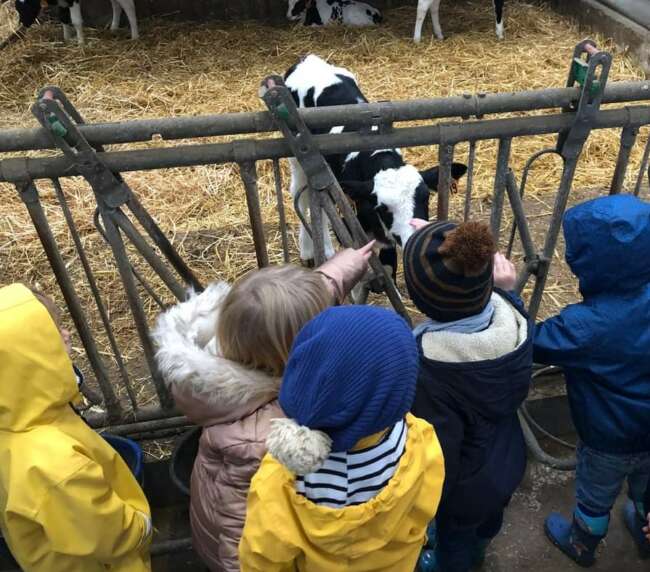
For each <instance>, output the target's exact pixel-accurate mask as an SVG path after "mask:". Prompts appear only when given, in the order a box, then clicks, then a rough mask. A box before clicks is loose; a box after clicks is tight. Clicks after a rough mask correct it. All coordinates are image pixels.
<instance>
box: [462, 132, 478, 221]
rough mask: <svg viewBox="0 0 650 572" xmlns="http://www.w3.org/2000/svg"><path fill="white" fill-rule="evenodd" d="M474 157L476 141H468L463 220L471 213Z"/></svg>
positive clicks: (466, 219) (467, 218)
mask: <svg viewBox="0 0 650 572" xmlns="http://www.w3.org/2000/svg"><path fill="white" fill-rule="evenodd" d="M475 159H476V141H470V142H469V158H468V159H467V186H466V187H465V212H464V213H463V220H464V221H465V222H467V221H468V220H469V217H470V216H471V214H472V186H473V184H474V161H475Z"/></svg>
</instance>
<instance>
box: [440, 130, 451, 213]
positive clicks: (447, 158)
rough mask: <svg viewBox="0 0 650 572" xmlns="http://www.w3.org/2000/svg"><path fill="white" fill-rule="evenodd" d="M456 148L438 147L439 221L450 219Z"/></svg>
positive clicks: (441, 145)
mask: <svg viewBox="0 0 650 572" xmlns="http://www.w3.org/2000/svg"><path fill="white" fill-rule="evenodd" d="M453 160H454V146H453V145H449V144H446V143H444V144H443V143H441V144H440V146H439V147H438V216H437V218H438V220H447V219H448V218H449V188H450V187H451V164H452V161H453Z"/></svg>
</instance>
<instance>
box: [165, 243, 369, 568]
mask: <svg viewBox="0 0 650 572" xmlns="http://www.w3.org/2000/svg"><path fill="white" fill-rule="evenodd" d="M371 249H372V243H370V244H368V245H366V246H365V247H364V248H362V249H359V250H352V249H347V250H344V251H342V252H340V253H339V254H338V255H337V256H335V257H334V258H332V259H331V260H329V261H328V262H327V263H325V264H324V265H323V266H321V267H320V268H319V269H318V270H316V271H314V272H312V271H309V270H306V269H304V268H300V267H296V266H289V265H288V266H281V267H270V268H264V269H262V270H256V271H254V272H251V273H249V274H247V275H246V276H244V277H243V278H242V279H240V280H239V281H237V282H236V283H235V284H234V285H233V286H232V287H230V286H229V285H228V284H226V283H224V282H219V283H213V284H211V285H210V286H208V287H207V289H206V290H205V291H204V292H202V293H201V294H198V295H194V296H192V297H191V298H190V299H189V300H188V301H186V302H183V303H181V304H178V305H177V306H175V307H173V308H171V309H170V310H168V311H167V312H166V313H164V314H162V315H161V316H160V317H159V318H158V322H157V324H156V327H155V329H154V331H153V337H154V340H155V342H156V343H157V345H158V353H157V361H158V365H159V367H160V370H161V372H162V374H163V376H164V378H165V380H166V382H167V384H168V385H169V386H170V388H171V391H172V394H173V396H174V399H175V401H176V405H177V407H178V409H179V410H180V411H182V412H183V413H184V414H185V415H187V417H188V418H189V419H190V420H191V421H192V422H193V423H196V424H197V425H199V426H201V427H203V432H202V435H201V439H200V442H199V451H198V455H197V457H196V460H195V463H194V469H193V471H192V478H191V485H190V490H191V500H190V519H191V525H192V536H193V541H194V547H195V549H196V550H197V552H198V553H199V555H200V556H201V558H202V559H203V561H204V562H205V563H206V565H207V566H208V567H209V569H210V570H213V571H217V570H218V571H221V570H225V571H232V572H234V571H238V570H239V562H238V559H237V545H238V544H239V539H240V536H241V531H242V528H243V526H244V517H245V513H246V496H247V494H248V488H249V485H250V481H251V479H252V477H253V475H254V474H255V472H256V471H257V468H258V466H259V463H260V461H261V459H262V457H263V456H264V454H265V453H266V444H265V442H266V437H267V434H268V432H269V429H270V422H271V419H272V418H274V417H282V416H283V413H282V410H281V409H280V407H279V405H278V403H277V396H278V391H279V389H280V382H281V376H282V374H283V372H284V367H285V364H286V362H287V359H288V355H289V351H290V349H291V345H292V343H293V340H294V338H295V336H296V335H297V334H298V332H299V331H300V329H301V328H302V326H303V325H304V324H306V323H307V322H308V321H309V320H310V319H311V318H313V317H314V316H315V315H317V314H318V313H320V312H321V311H322V310H324V309H325V308H326V307H328V306H330V305H331V304H332V303H334V302H336V301H341V300H342V298H343V297H344V296H345V294H346V293H347V291H348V290H349V288H351V287H352V286H353V285H354V283H355V282H356V281H357V280H358V279H360V278H361V276H362V275H363V274H364V273H365V271H366V269H367V260H368V257H369V256H370V253H371Z"/></svg>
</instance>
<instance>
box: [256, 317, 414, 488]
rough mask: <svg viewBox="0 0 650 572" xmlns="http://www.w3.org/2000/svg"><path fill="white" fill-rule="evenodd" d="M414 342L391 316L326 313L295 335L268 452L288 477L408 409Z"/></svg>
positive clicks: (344, 448) (319, 462)
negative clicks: (280, 416) (282, 416)
mask: <svg viewBox="0 0 650 572" xmlns="http://www.w3.org/2000/svg"><path fill="white" fill-rule="evenodd" d="M418 361H419V360H418V351H417V346H416V342H415V340H414V338H413V335H412V334H411V330H410V329H409V327H408V325H407V324H406V322H405V321H404V320H403V319H402V318H401V317H400V316H398V315H397V314H395V312H392V311H388V310H385V309H383V308H376V307H372V306H340V307H336V308H328V309H327V310H325V311H324V312H322V313H321V314H319V315H318V316H316V317H315V318H313V319H312V320H311V321H310V322H308V323H307V325H306V326H305V327H304V328H303V329H302V330H301V331H300V333H299V334H298V336H297V337H296V339H295V341H294V344H293V347H292V349H291V354H290V355H289V361H288V363H287V367H286V369H285V373H284V377H283V380H282V387H281V388H280V396H279V402H280V407H282V410H283V411H284V413H285V415H286V416H287V419H274V420H273V421H272V425H271V431H270V433H269V436H268V439H267V442H266V443H267V447H268V450H269V453H271V455H273V457H275V458H276V459H277V460H278V461H280V462H281V463H282V464H284V465H285V466H286V467H287V468H288V469H289V470H291V471H292V472H294V473H296V474H300V475H304V474H308V473H312V472H314V471H316V470H318V469H319V468H320V466H321V465H322V463H323V461H325V459H326V458H327V457H328V456H329V454H330V453H331V452H343V451H349V450H351V449H352V448H353V447H354V446H355V444H356V443H357V442H358V441H359V440H360V439H362V438H363V437H368V436H369V435H373V434H374V433H377V432H379V431H381V430H383V429H386V428H388V427H392V426H393V425H394V424H395V423H397V422H398V421H399V420H400V419H402V418H403V417H404V415H406V413H407V412H408V411H409V410H410V408H411V405H412V403H413V399H414V397H415V383H416V380H417V375H418Z"/></svg>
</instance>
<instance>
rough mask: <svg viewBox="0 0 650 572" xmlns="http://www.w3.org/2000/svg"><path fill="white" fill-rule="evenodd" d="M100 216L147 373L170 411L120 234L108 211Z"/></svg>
mask: <svg viewBox="0 0 650 572" xmlns="http://www.w3.org/2000/svg"><path fill="white" fill-rule="evenodd" d="M100 214H101V216H102V221H103V223H104V232H105V233H106V238H107V240H108V243H109V245H110V247H111V250H112V251H113V256H114V258H115V263H116V265H117V269H118V270H119V273H120V277H121V278H122V284H123V285H124V290H125V292H126V295H127V298H128V300H129V306H130V308H131V314H132V315H133V321H134V322H135V326H136V328H137V330H138V335H139V336H140V342H141V343H142V350H143V352H144V356H145V359H146V360H147V365H148V366H149V372H150V373H151V379H152V380H153V383H154V386H155V388H156V393H157V394H158V399H159V401H160V405H161V406H162V407H163V409H170V408H172V407H173V406H174V401H173V399H172V398H171V395H170V394H169V392H168V391H167V388H166V387H165V383H164V381H163V379H162V376H161V375H160V372H159V371H158V366H157V364H156V359H155V351H154V348H153V344H152V342H151V338H150V337H149V326H148V325H147V316H146V314H145V312H144V309H143V307H142V301H141V300H140V296H139V295H138V290H137V287H136V285H135V281H134V280H133V274H132V272H131V265H130V264H129V260H128V258H127V254H126V249H125V248H124V243H123V242H122V237H121V236H120V232H119V230H118V228H117V226H116V224H115V222H114V220H113V215H112V213H111V212H110V211H107V210H105V209H102V210H101V211H100Z"/></svg>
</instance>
